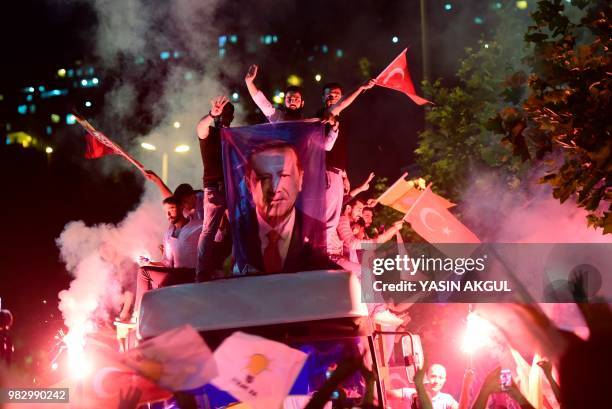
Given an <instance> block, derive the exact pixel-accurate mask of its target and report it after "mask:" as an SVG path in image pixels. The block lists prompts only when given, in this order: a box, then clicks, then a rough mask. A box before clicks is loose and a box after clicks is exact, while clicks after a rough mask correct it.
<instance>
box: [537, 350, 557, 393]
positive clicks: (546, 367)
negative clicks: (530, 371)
mask: <svg viewBox="0 0 612 409" xmlns="http://www.w3.org/2000/svg"><path fill="white" fill-rule="evenodd" d="M538 366H539V367H540V368H542V371H544V376H546V379H547V380H548V383H549V384H550V388H551V389H552V391H553V393H554V395H555V399H557V402H561V389H560V388H559V384H558V383H557V381H556V380H555V378H554V377H553V375H552V364H551V363H550V361H546V360H544V361H540V362H538Z"/></svg>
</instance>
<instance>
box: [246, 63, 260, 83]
mask: <svg viewBox="0 0 612 409" xmlns="http://www.w3.org/2000/svg"><path fill="white" fill-rule="evenodd" d="M258 69H259V67H258V66H257V65H255V64H253V65H251V66H250V67H249V70H248V71H247V73H246V75H245V76H244V81H245V82H247V83H249V82H253V81H254V80H255V77H256V76H257V70H258Z"/></svg>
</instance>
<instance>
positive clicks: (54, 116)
mask: <svg viewBox="0 0 612 409" xmlns="http://www.w3.org/2000/svg"><path fill="white" fill-rule="evenodd" d="M61 120H62V118H61V117H60V116H59V115H58V114H51V122H53V123H54V124H58V123H59V121H61Z"/></svg>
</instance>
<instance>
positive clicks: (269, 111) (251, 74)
mask: <svg viewBox="0 0 612 409" xmlns="http://www.w3.org/2000/svg"><path fill="white" fill-rule="evenodd" d="M258 69H259V67H257V65H255V64H253V65H251V66H250V67H249V70H248V71H247V73H246V75H245V77H244V82H245V83H246V86H247V89H248V90H249V94H251V98H253V101H254V102H255V104H257V106H258V107H259V109H260V110H261V112H263V114H264V115H265V116H266V118H270V117H271V116H272V115H273V114H274V112H275V111H276V108H274V105H272V104H271V103H270V101H268V98H266V96H265V95H264V94H263V92H261V91H260V90H259V89H258V88H257V87H256V86H255V82H254V81H255V77H257V70H258Z"/></svg>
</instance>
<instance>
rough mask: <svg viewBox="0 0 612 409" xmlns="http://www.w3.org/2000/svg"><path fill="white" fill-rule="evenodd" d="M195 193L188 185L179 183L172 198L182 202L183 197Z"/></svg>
mask: <svg viewBox="0 0 612 409" xmlns="http://www.w3.org/2000/svg"><path fill="white" fill-rule="evenodd" d="M195 193H196V192H195V190H193V187H191V185H190V184H189V183H181V184H180V185H178V186H177V187H176V189H174V194H173V196H174V197H176V198H177V199H178V200H183V199H184V198H185V197H187V196H189V195H193V194H195Z"/></svg>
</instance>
